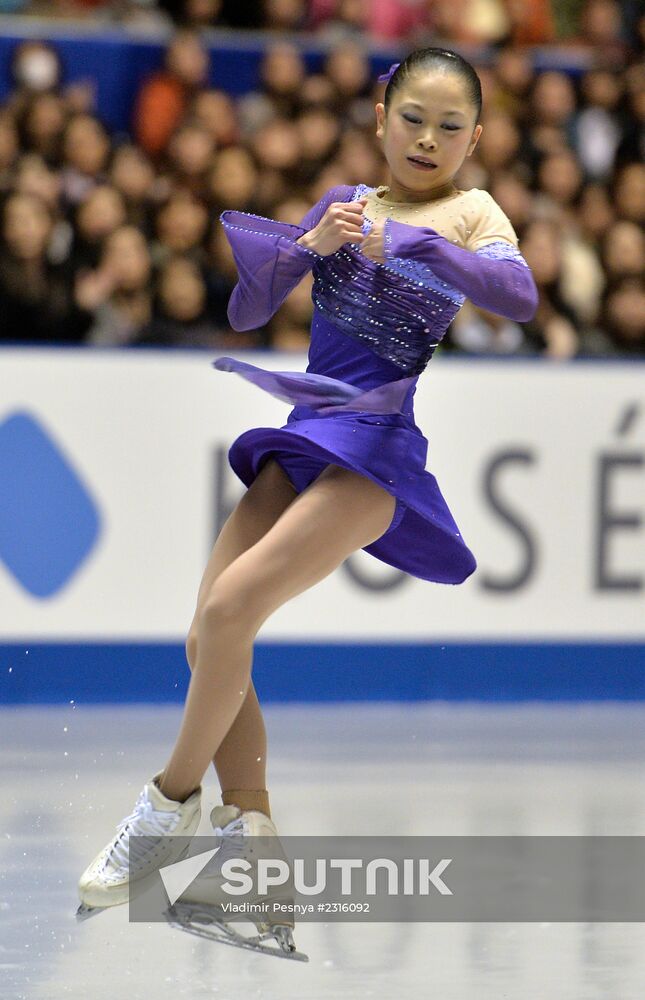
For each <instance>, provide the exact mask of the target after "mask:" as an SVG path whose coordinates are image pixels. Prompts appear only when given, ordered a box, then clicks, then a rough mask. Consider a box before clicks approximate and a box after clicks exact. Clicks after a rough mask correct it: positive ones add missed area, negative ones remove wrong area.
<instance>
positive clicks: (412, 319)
mask: <svg viewBox="0 0 645 1000" xmlns="http://www.w3.org/2000/svg"><path fill="white" fill-rule="evenodd" d="M370 190H372V189H371V188H368V187H366V185H364V184H359V185H358V187H357V188H356V190H355V191H354V194H353V197H352V200H353V201H355V200H357V199H359V198H362V197H364V195H365V193H366V192H367V191H370ZM370 228H371V222H370V221H369V219H365V222H364V225H363V231H364V232H365V233H367V232H369V230H370ZM313 276H314V286H313V291H312V298H313V301H314V303H315V305H316V306H317V307H318V309H319V310H320V311H321V313H322V314H323V315H324V316H325V317H326V318H327V319H328V320H330V321H331V322H332V323H334V324H335V325H336V326H337V327H338V328H339V329H341V330H342V331H343V333H346V334H347V335H348V336H350V337H353V338H354V339H356V340H359V341H362V342H363V343H364V344H365V345H366V346H369V347H370V349H371V350H372V351H374V353H375V354H377V355H379V357H382V358H386V359H387V360H388V361H391V362H393V363H394V364H395V365H397V367H399V368H401V369H402V371H404V372H405V373H407V374H410V375H419V374H420V373H421V372H422V371H423V370H424V369H425V367H426V365H427V364H428V361H429V360H430V358H431V357H432V355H433V353H434V350H435V348H436V346H437V344H438V343H439V342H440V340H441V338H442V337H443V335H444V333H445V332H446V330H447V329H448V326H449V324H450V322H451V321H452V319H453V318H454V316H455V315H456V314H457V312H458V311H459V309H460V307H461V305H462V304H463V302H464V298H465V296H464V295H462V294H461V292H458V291H457V290H456V289H455V288H453V287H452V286H451V285H449V284H448V283H447V282H445V281H442V280H441V279H440V278H438V277H437V276H436V275H435V274H434V273H433V272H432V271H431V270H430V268H429V267H427V266H425V265H423V264H420V263H419V262H417V261H413V260H403V259H399V258H394V259H390V260H388V262H387V264H377V263H375V262H374V261H371V260H369V259H368V258H366V257H365V256H363V254H361V252H360V247H359V246H358V244H355V243H350V244H346V245H345V246H343V247H341V249H340V250H337V251H336V253H333V254H329V255H328V256H326V257H322V258H321V259H319V260H318V261H317V262H316V263H315V264H314V268H313ZM402 279H403V280H402Z"/></svg>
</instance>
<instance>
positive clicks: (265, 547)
mask: <svg viewBox="0 0 645 1000" xmlns="http://www.w3.org/2000/svg"><path fill="white" fill-rule="evenodd" d="M394 507H395V500H394V497H393V496H391V494H389V493H388V492H387V491H386V490H384V489H383V488H382V487H380V486H378V485H377V484H376V483H373V482H372V481H371V480H370V479H367V478H366V477H364V476H361V475H359V474H358V473H356V472H352V471H350V470H348V469H341V468H340V467H338V466H335V465H330V466H327V468H326V469H325V470H324V471H323V472H322V473H321V474H320V476H318V478H317V479H316V480H315V481H314V482H313V483H312V484H311V486H309V487H308V488H307V489H306V490H304V491H303V492H302V493H301V494H299V495H298V496H297V497H296V499H295V500H294V501H293V502H292V503H291V504H289V506H288V507H287V509H286V510H285V511H284V512H283V514H282V516H281V517H280V518H279V519H278V520H277V521H276V523H275V524H274V525H273V527H272V528H271V529H270V530H269V531H268V532H267V533H266V534H265V535H264V536H263V537H262V538H261V539H260V540H259V541H258V542H256V543H255V545H253V546H251V548H249V549H247V550H246V551H245V552H243V553H242V555H240V556H238V558H237V559H235V560H234V561H233V562H232V563H231V564H230V565H229V566H227V568H226V569H225V570H223V571H222V572H221V573H220V574H219V576H218V577H217V578H216V579H215V580H214V582H213V583H212V585H211V587H210V589H209V591H208V595H207V597H206V599H205V601H204V603H203V605H202V609H201V614H200V616H199V622H198V636H197V660H196V663H195V667H194V669H193V673H192V677H191V681H190V685H189V689H188V697H187V699H186V707H185V710H184V716H183V720H182V724H181V728H180V732H179V736H178V738H177V742H176V744H175V748H174V750H173V752H172V755H171V758H170V760H169V762H168V765H167V767H166V768H165V770H164V774H163V778H162V780H161V782H160V787H161V790H162V791H163V793H164V794H165V795H167V796H168V797H169V798H171V799H175V800H177V801H182V800H183V799H185V798H186V797H187V796H188V795H190V793H191V792H192V791H193V790H194V789H195V788H197V786H198V785H199V784H200V782H201V780H202V777H203V775H204V772H205V771H206V768H207V767H208V763H209V761H210V760H211V759H212V758H213V756H214V754H215V753H216V751H217V750H218V749H219V747H220V746H221V745H222V742H223V740H224V738H225V736H226V734H227V733H228V731H229V729H230V727H231V724H232V722H233V720H234V719H235V718H236V716H237V714H238V712H239V711H240V709H241V706H242V704H243V703H244V700H245V698H246V695H247V692H248V690H249V684H250V675H251V663H252V655H253V640H254V639H255V636H256V634H257V632H258V630H259V628H260V626H261V625H262V624H263V623H264V622H265V621H266V619H267V618H268V617H269V616H270V615H271V614H272V613H273V612H274V611H275V610H277V608H279V607H281V605H283V604H285V603H286V602H287V601H288V600H290V599H291V598H292V597H296V596H297V595H298V594H301V593H302V592H303V591H305V590H307V589H308V588H309V587H312V586H313V585H314V584H316V583H318V582H319V581H320V580H323V579H324V578H325V577H326V576H328V575H329V574H330V573H331V572H332V571H333V570H334V569H335V568H336V567H337V566H339V565H340V564H341V563H342V562H343V561H344V560H345V559H346V558H347V557H348V556H349V555H351V553H352V552H355V551H356V550H357V549H360V548H362V547H363V546H365V545H369V544H370V543H371V542H374V541H376V539H377V538H380V537H381V535H382V534H383V533H384V532H385V531H386V530H387V528H388V527H389V525H390V523H391V521H392V516H393V514H394Z"/></svg>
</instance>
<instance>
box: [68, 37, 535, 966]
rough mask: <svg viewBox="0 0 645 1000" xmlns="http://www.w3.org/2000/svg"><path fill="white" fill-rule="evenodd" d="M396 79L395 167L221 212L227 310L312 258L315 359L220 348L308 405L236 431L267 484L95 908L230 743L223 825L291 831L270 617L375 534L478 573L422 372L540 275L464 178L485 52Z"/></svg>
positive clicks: (255, 486) (220, 557)
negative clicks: (281, 804) (435, 434)
mask: <svg viewBox="0 0 645 1000" xmlns="http://www.w3.org/2000/svg"><path fill="white" fill-rule="evenodd" d="M379 79H380V80H384V81H387V88H386V90H385V95H384V99H383V103H379V104H377V105H376V126H377V127H376V134H377V136H378V138H379V139H380V141H381V144H382V147H383V153H384V155H385V159H386V161H387V165H388V168H389V184H388V185H387V186H383V187H379V188H376V189H374V188H371V187H368V186H366V185H364V184H359V185H358V186H340V187H336V188H333V189H332V190H330V191H329V192H327V194H326V195H325V196H324V197H323V198H322V199H321V200H320V201H319V202H318V204H317V205H315V206H314V207H313V208H312V209H311V210H310V211H309V212H308V213H307V214H306V216H305V217H304V218H303V219H302V222H301V224H300V225H299V226H293V225H286V224H282V223H278V222H274V221H272V220H270V219H265V218H261V217H258V216H254V215H250V214H247V213H244V212H237V211H226V212H224V213H223V214H222V223H223V225H224V227H225V230H226V234H227V237H228V239H229V241H230V243H231V246H232V249H233V253H234V256H235V261H236V264H237V268H238V275H239V280H238V284H237V285H236V287H235V289H234V291H233V293H232V296H231V300H230V304H229V313H228V315H229V318H230V322H231V325H232V326H233V327H234V328H235V329H236V330H248V329H254V328H257V327H260V326H262V325H263V324H264V323H266V321H267V320H268V319H269V318H270V317H271V316H272V315H273V314H274V312H275V311H276V310H277V309H278V307H279V306H280V304H281V302H282V301H283V299H284V298H285V296H286V295H287V294H288V293H289V291H290V290H291V289H292V288H293V287H294V286H295V285H296V284H297V283H298V282H299V281H300V279H301V278H302V277H303V276H304V275H305V274H306V273H307V272H308V271H311V270H313V277H314V284H313V292H312V297H313V302H314V307H315V308H314V315H313V320H312V326H311V346H310V350H309V364H308V366H307V370H306V372H293V371H292V372H271V371H267V370H264V369H262V368H257V367H255V366H253V365H250V364H247V363H245V362H242V361H237V360H235V359H233V358H219V359H218V360H217V361H215V362H214V365H215V367H216V368H218V369H220V370H224V371H233V372H237V373H239V374H240V375H241V376H243V377H244V378H246V379H248V380H249V381H251V382H253V383H255V384H256V385H257V386H259V387H260V388H262V389H264V390H266V391H268V392H270V393H272V394H273V395H275V396H277V397H278V398H279V399H282V400H284V401H287V402H289V403H291V404H292V405H293V409H292V410H291V412H290V413H289V415H288V417H287V422H286V424H285V425H284V426H282V427H280V428H268V427H260V428H254V429H251V430H248V431H246V432H245V433H243V434H242V435H241V436H240V437H238V438H237V440H236V441H234V443H233V445H232V447H231V449H230V452H229V460H230V463H231V466H232V468H233V469H234V471H235V472H236V474H237V475H238V476H239V478H240V479H241V480H242V482H243V483H244V484H245V485H246V486H247V487H248V489H247V491H246V493H245V494H244V495H243V497H242V499H241V500H240V502H239V503H238V505H237V507H236V508H235V510H234V511H233V513H232V514H231V516H230V517H229V518H228V520H227V521H226V523H225V524H224V526H223V528H222V530H221V532H220V534H219V536H218V538H217V541H216V542H215V546H214V548H213V552H212V554H211V556H210V559H209V561H208V564H207V566H206V570H205V572H204V576H203V579H202V581H201V586H200V588H199V593H198V597H197V607H196V610H195V615H194V620H193V622H192V625H191V627H190V631H189V634H188V639H187V644H186V651H187V658H188V663H189V664H190V668H191V670H192V676H191V680H190V685H189V689H188V695H187V699H186V705H185V709H184V715H183V719H182V722H181V727H180V730H179V734H178V737H177V741H176V744H175V746H174V749H173V751H172V753H171V755H170V759H169V760H168V762H167V764H166V766H165V767H164V769H163V771H160V772H159V773H158V774H156V775H155V776H154V777H153V778H152V779H151V780H150V781H149V782H148V783H147V784H146V785H145V787H144V788H143V791H142V792H141V794H140V796H139V799H138V801H137V803H136V806H135V808H134V811H133V813H132V814H131V815H130V816H128V817H127V818H126V819H125V820H123V821H122V822H121V824H120V825H119V826H118V827H117V834H116V836H115V837H113V839H112V840H111V841H110V842H109V844H108V845H107V846H106V847H105V848H104V849H103V850H102V851H101V852H100V853H99V855H98V856H97V858H96V859H95V860H94V861H93V862H92V863H91V865H90V866H89V867H88V868H87V870H86V871H85V873H84V874H83V875H82V877H81V880H80V885H79V891H80V898H81V901H82V906H81V908H80V910H81V911H84V912H91V911H92V910H93V909H94V908H97V907H101V908H103V907H106V906H112V905H115V904H119V903H122V902H125V901H126V900H127V899H128V884H129V881H128V880H129V874H128V856H129V851H128V842H129V837H130V836H131V835H143V834H159V835H166V834H185V835H192V834H194V832H195V831H196V829H197V826H198V823H199V819H200V798H201V782H202V778H203V776H204V773H205V772H206V770H207V768H208V765H209V763H210V762H211V760H212V761H213V762H214V765H215V770H216V772H217V776H218V779H219V783H220V785H221V789H222V802H223V805H222V806H217V807H215V809H214V810H213V813H212V815H211V820H212V822H213V825H214V826H215V828H216V831H217V832H219V833H220V834H221V835H222V836H227V835H228V836H231V837H234V836H235V837H237V839H238V841H239V840H242V841H243V840H244V838H245V837H248V836H249V835H250V834H266V835H268V834H272V835H275V834H276V831H275V826H274V825H273V822H272V820H271V814H270V808H269V796H268V792H267V788H266V734H265V727H264V722H263V719H262V713H261V710H260V706H259V704H258V699H257V697H256V693H255V690H254V687H253V682H252V679H251V663H252V656H253V642H254V639H255V637H256V635H257V633H258V630H259V629H260V627H261V626H262V625H263V623H264V622H265V621H266V620H267V618H268V617H269V616H270V615H271V614H272V613H273V612H274V611H276V609H277V608H279V607H281V606H282V605H283V604H285V602H286V601H289V600H291V598H293V597H296V596H297V595H298V594H301V593H302V592H303V591H305V590H307V589H308V588H309V587H313V586H314V584H316V583H318V582H319V581H320V580H323V579H324V578H325V577H326V576H328V575H329V574H330V573H331V572H333V570H334V569H336V567H337V566H339V565H340V564H341V563H342V562H343V561H344V560H345V559H347V557H348V556H350V555H351V554H352V553H353V552H355V551H356V550H357V549H365V550H366V551H367V552H369V553H371V554H372V555H374V556H375V557H376V558H378V559H380V560H382V561H383V562H385V563H388V564H389V565H391V566H395V567H398V568H399V569H402V570H404V571H405V572H407V573H410V574H411V575H412V576H416V577H418V578H420V579H422V580H429V581H434V582H437V583H449V584H458V583H462V582H463V581H464V580H465V579H466V578H467V577H468V576H470V574H471V573H472V572H473V571H474V569H475V567H476V562H475V558H474V556H473V554H472V552H471V551H470V549H469V548H468V546H467V545H466V543H465V541H464V539H463V538H462V536H461V534H460V532H459V529H458V527H457V524H456V523H455V521H454V518H453V517H452V515H451V513H450V510H449V509H448V506H447V505H446V502H445V500H444V498H443V496H442V494H441V492H440V490H439V486H438V484H437V481H436V479H435V477H434V476H433V475H432V474H431V473H430V472H427V471H426V469H425V463H426V455H427V445H428V442H427V440H426V438H425V437H424V436H423V434H422V433H421V431H420V430H419V428H418V427H417V425H416V423H415V420H414V412H413V397H414V392H415V387H416V383H417V380H418V378H419V375H420V374H421V373H422V372H423V371H424V369H425V367H426V365H427V364H428V362H429V360H430V358H431V357H432V354H433V351H434V350H435V348H436V346H437V344H438V343H439V342H440V340H441V338H442V336H443V334H444V333H445V331H446V329H447V327H448V325H449V323H450V321H451V320H452V318H453V317H454V316H455V314H456V313H457V311H458V310H459V308H460V307H461V305H462V303H463V302H464V300H465V298H466V297H468V298H470V299H471V300H472V301H473V302H474V303H475V305H478V306H481V307H482V308H484V309H488V310H491V311H493V312H496V313H498V314H500V315H501V316H505V317H507V318H509V319H513V320H517V321H520V322H522V321H526V320H528V319H530V318H531V317H532V315H533V314H534V312H535V309H536V306H537V293H536V288H535V284H534V282H533V278H532V276H531V272H530V270H529V268H528V267H527V265H526V262H525V261H524V259H523V257H522V256H521V254H520V252H519V250H518V243H517V237H516V235H515V232H514V231H513V228H512V226H511V224H510V222H509V220H508V219H507V218H506V216H505V215H504V213H503V212H502V211H501V209H500V208H499V207H498V206H497V204H496V203H495V202H494V201H493V199H492V198H491V196H490V195H489V194H488V193H487V192H486V191H482V190H477V189H475V190H470V191H462V190H460V189H459V188H458V187H457V185H456V184H455V180H454V178H455V175H456V174H457V172H458V170H459V168H460V167H461V165H462V163H463V162H464V160H465V159H466V157H468V156H470V155H471V154H472V152H473V150H474V149H475V146H476V145H477V142H478V140H479V137H480V135H481V132H482V126H481V125H480V124H479V118H480V113H481V86H480V81H479V78H478V77H477V74H476V72H475V70H474V69H473V67H472V66H471V65H470V64H469V63H468V62H466V61H465V60H464V59H463V58H462V57H461V56H459V55H457V54H456V53H455V52H452V51H450V50H446V49H439V48H427V49H420V50H418V51H415V52H412V53H411V54H410V55H409V56H408V57H407V58H406V59H405V60H404V61H403V62H402V63H400V64H395V65H394V66H393V67H391V69H390V72H389V73H388V74H386V76H385V77H381V78H379ZM173 839H174V838H173V837H165V838H164V840H163V845H164V846H163V847H162V848H161V849H160V850H158V852H157V854H155V855H154V856H152V853H149V855H148V856H145V855H144V856H142V857H140V858H137V859H130V860H131V863H132V864H133V867H132V871H133V873H135V872H136V875H135V874H132V876H131V877H132V879H133V880H134V878H135V877H136V878H139V877H143V876H144V875H145V874H147V873H148V872H150V871H152V870H154V869H156V868H159V867H161V866H162V865H166V864H168V863H170V862H171V861H172V860H173V857H174V856H173V847H172V841H173ZM135 860H136V865H135V864H134V861H135ZM283 940H284V939H283ZM281 946H282V947H284V944H282V945H281ZM292 946H293V945H292V942H291V943H289V945H288V947H292Z"/></svg>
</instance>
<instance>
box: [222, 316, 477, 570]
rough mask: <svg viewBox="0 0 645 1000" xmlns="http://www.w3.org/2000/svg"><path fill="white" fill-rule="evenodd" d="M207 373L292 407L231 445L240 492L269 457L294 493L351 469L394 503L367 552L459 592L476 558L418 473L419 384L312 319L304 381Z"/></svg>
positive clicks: (429, 479)
mask: <svg viewBox="0 0 645 1000" xmlns="http://www.w3.org/2000/svg"><path fill="white" fill-rule="evenodd" d="M213 365H214V367H215V368H217V369H219V370H220V371H229V372H235V373H236V374H238V375H240V376H242V377H243V378H245V379H246V380H247V381H249V382H251V383H253V384H254V385H256V386H258V387H259V388H261V389H263V390H264V391H266V392H269V393H271V394H272V395H273V396H275V397H277V398H278V399H281V400H283V401H284V402H289V403H291V404H292V405H293V407H294V408H293V409H292V411H291V412H290V413H289V415H288V417H287V422H286V424H284V425H283V426H282V427H255V428H252V429H251V430H248V431H245V432H244V433H243V434H241V435H240V436H239V437H238V438H236V440H235V441H234V442H233V444H232V445H231V447H230V450H229V454H228V458H229V462H230V465H231V467H232V469H233V471H234V472H235V473H236V475H237V476H238V477H239V478H240V479H241V480H242V482H243V483H244V484H245V485H246V486H247V487H248V486H250V485H251V483H252V482H253V481H254V479H255V477H256V476H257V475H258V473H259V471H260V469H261V468H262V466H263V465H264V464H265V463H266V462H267V461H268V460H269V458H274V459H275V460H276V461H277V462H278V463H279V464H280V466H281V467H282V469H283V470H284V472H285V473H286V475H287V476H288V477H289V479H290V481H291V483H292V484H293V486H294V488H295V489H296V491H297V492H298V493H301V492H302V491H303V490H305V489H306V488H307V487H308V486H309V485H310V484H311V483H312V482H313V480H314V479H316V477H317V476H319V475H320V473H321V472H322V471H323V469H324V468H325V467H326V466H327V465H329V464H334V465H338V466H341V467H342V468H345V469H351V470H352V471H354V472H357V473H359V474H360V475H363V476H366V477H367V478H368V479H371V480H373V482H375V483H377V484H378V485H379V486H381V487H382V488H383V489H385V490H387V492H388V493H391V494H392V496H394V497H395V499H396V501H397V502H396V507H395V511H394V516H393V518H392V522H391V524H390V526H389V527H388V529H387V531H386V532H385V533H384V534H383V535H381V537H380V538H379V539H377V540H376V541H375V542H372V543H371V544H370V545H366V546H365V551H366V552H369V553H370V554H371V555H373V556H375V557H376V558H377V559H380V560H381V561H382V562H384V563H387V564H388V565H390V566H394V567H395V568H397V569H400V570H403V571H404V572H406V573H409V574H410V575H412V576H415V577H418V578H419V579H421V580H429V581H431V582H436V583H452V584H457V583H462V582H463V581H464V580H465V579H466V578H467V577H468V576H470V574H471V573H473V571H474V570H475V568H476V565H477V564H476V561H475V557H474V556H473V554H472V552H471V551H470V549H469V548H468V547H467V545H466V544H465V542H464V540H463V538H462V536H461V533H460V531H459V528H458V527H457V524H456V523H455V520H454V518H453V516H452V514H451V512H450V510H449V508H448V505H447V503H446V501H445V500H444V498H443V496H442V493H441V490H440V489H439V485H438V483H437V480H436V479H435V477H434V475H433V474H432V473H431V472H428V471H426V468H425V466H426V458H427V450H428V442H427V440H426V438H425V437H424V435H423V434H422V433H421V431H420V430H419V428H418V427H417V426H416V424H415V422H414V414H413V409H412V397H413V395H414V390H415V386H416V382H417V379H418V376H412V377H408V378H403V379H402V378H400V377H399V376H400V374H401V371H400V369H396V367H395V366H394V365H393V364H392V363H391V362H388V361H384V360H383V359H380V358H375V356H374V354H373V353H372V352H369V351H367V350H366V349H365V348H364V347H363V346H362V345H359V344H357V343H356V342H354V341H353V340H351V338H349V337H346V336H345V335H344V334H343V333H342V332H341V331H339V330H338V329H337V328H334V327H333V325H332V324H331V323H329V322H328V321H327V320H325V319H323V318H322V317H320V316H318V317H315V321H314V327H313V328H312V342H311V349H310V355H309V366H308V368H307V371H306V372H299V371H283V372H274V371H269V370H267V369H264V368H259V367H257V366H255V365H251V364H248V363H247V362H244V361H239V360H237V359H235V358H230V357H221V358H218V359H217V360H216V361H214V362H213ZM311 369H313V370H311ZM323 372H327V373H332V374H323ZM343 376H344V377H343ZM393 376H394V377H393Z"/></svg>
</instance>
